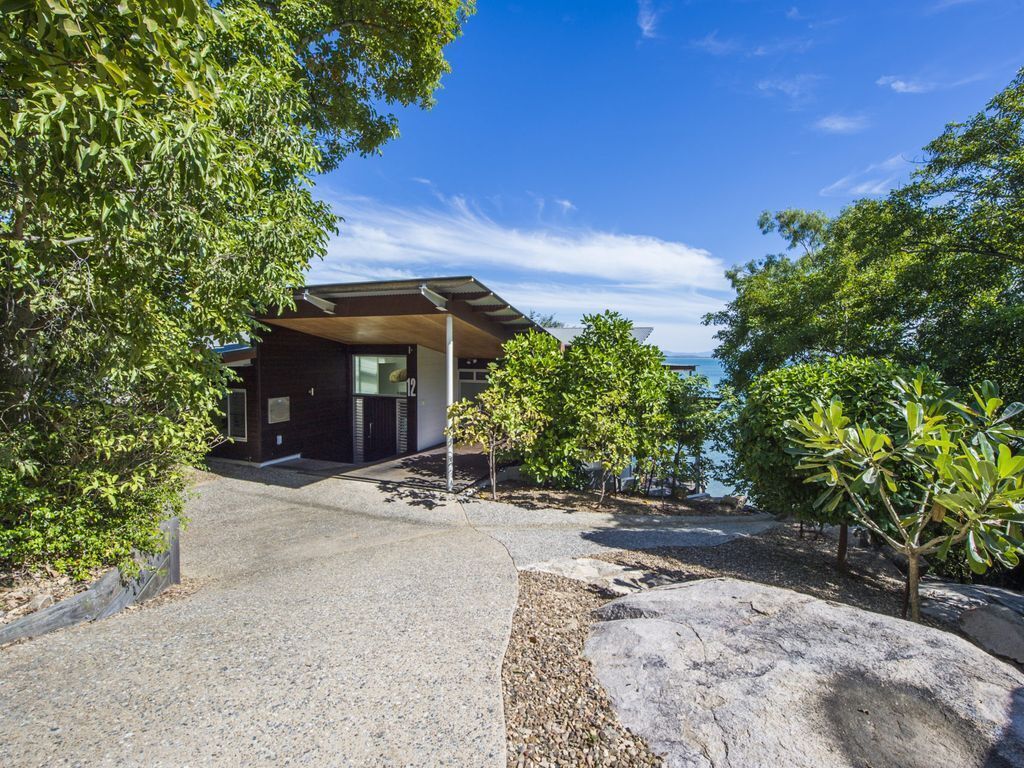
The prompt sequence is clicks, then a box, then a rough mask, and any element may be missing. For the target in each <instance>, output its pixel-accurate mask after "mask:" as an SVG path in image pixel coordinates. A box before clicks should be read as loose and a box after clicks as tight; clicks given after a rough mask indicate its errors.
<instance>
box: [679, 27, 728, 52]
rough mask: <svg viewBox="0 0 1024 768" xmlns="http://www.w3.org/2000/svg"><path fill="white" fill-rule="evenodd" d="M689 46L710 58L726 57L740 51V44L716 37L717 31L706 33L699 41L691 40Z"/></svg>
mask: <svg viewBox="0 0 1024 768" xmlns="http://www.w3.org/2000/svg"><path fill="white" fill-rule="evenodd" d="M690 45H692V46H693V47H694V48H698V49H700V50H702V51H704V52H705V53H710V54H711V55H712V56H727V55H728V54H730V53H735V52H736V51H738V50H740V44H739V42H738V41H736V40H728V39H723V38H721V37H719V36H718V30H717V29H716V30H714V31H713V32H708V34H706V35H704V37H702V38H700V39H699V40H693V41H692V42H691V43H690Z"/></svg>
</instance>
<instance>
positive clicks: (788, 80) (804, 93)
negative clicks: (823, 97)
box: [757, 74, 823, 103]
mask: <svg viewBox="0 0 1024 768" xmlns="http://www.w3.org/2000/svg"><path fill="white" fill-rule="evenodd" d="M822 80H823V78H822V76H821V75H807V74H804V75H794V76H793V77H782V78H769V79H766V80H761V81H760V82H758V84H757V89H758V90H759V91H761V92H762V93H765V94H768V95H769V96H773V95H779V94H781V95H783V96H786V97H787V98H788V99H789V100H790V101H792V102H794V103H798V102H802V101H805V100H806V99H808V98H809V97H810V96H811V95H812V94H813V93H814V90H815V88H817V87H818V84H819V83H820V82H821V81H822Z"/></svg>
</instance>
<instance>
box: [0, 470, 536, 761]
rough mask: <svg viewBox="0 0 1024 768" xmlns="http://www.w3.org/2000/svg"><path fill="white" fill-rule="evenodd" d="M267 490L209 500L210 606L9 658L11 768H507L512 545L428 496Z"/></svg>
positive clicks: (109, 627)
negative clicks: (505, 661) (503, 676)
mask: <svg viewBox="0 0 1024 768" xmlns="http://www.w3.org/2000/svg"><path fill="white" fill-rule="evenodd" d="M252 476H253V477H259V478H261V479H262V480H263V481H264V482H258V481H256V482H253V481H249V480H243V479H226V478H224V479H219V480H216V481H214V482H212V483H209V484H207V485H205V486H202V487H200V488H199V489H198V496H197V498H196V499H195V501H194V502H193V503H192V504H191V509H190V514H191V516H192V520H193V522H192V525H191V526H190V527H189V528H188V529H187V531H186V533H185V535H184V537H183V541H182V567H183V570H184V572H185V573H186V575H188V576H191V577H194V578H198V579H199V580H200V581H201V582H202V586H201V588H200V589H199V591H197V592H196V593H195V594H193V595H192V596H190V597H187V598H184V599H182V600H180V601H174V602H168V603H165V604H163V605H159V606H155V607H151V608H145V609H142V610H139V611H136V612H133V613H125V614H120V615H117V616H114V617H112V618H110V619H107V620H105V621H101V622H97V623H95V624H87V625H79V626H77V627H74V628H71V629H69V630H64V631H61V632H57V633H54V634H52V635H47V636H44V637H40V638H37V639H35V640H33V641H31V642H28V643H24V644H21V645H16V646H12V647H10V648H8V649H6V650H3V651H0V734H2V736H0V765H3V766H5V767H11V768H13V766H28V765H32V766H54V765H82V766H103V765H137V766H175V768H178V767H180V766H186V765H189V766H200V765H218V766H243V765H244V766H252V765H285V764H292V765H316V766H321V765H328V766H368V765H382V766H392V765H393V766H407V765H408V766H423V765H451V766H491V765H493V766H499V765H500V766H503V765H504V764H505V726H504V720H503V716H502V699H501V681H500V669H501V659H502V656H503V654H504V650H505V645H506V642H507V639H508V634H509V625H510V621H511V615H512V611H513V609H514V607H515V601H516V589H517V587H516V573H515V568H514V567H513V564H512V561H511V559H510V558H509V556H508V554H507V552H506V551H505V549H504V547H502V545H501V544H499V543H498V542H496V541H494V540H493V539H491V538H489V537H488V536H485V535H483V534H480V533H477V532H476V531H474V530H473V529H472V528H471V527H469V526H468V525H467V522H466V519H465V517H464V515H463V513H462V510H461V508H460V506H459V504H458V503H457V502H455V501H450V500H445V499H444V497H441V496H437V495H433V494H431V493H428V492H423V491H417V490H410V489H399V488H382V487H380V486H376V485H373V484H370V483H360V482H353V481H344V480H330V479H327V480H324V479H318V478H310V477H308V476H302V475H299V474H297V473H293V472H288V471H284V470H280V471H273V470H263V471H261V472H258V473H255V472H254V473H253V475H252ZM311 480H314V481H315V482H311ZM275 483H276V484H275ZM302 483H310V484H308V485H305V486H302V487H289V486H296V485H301V484H302Z"/></svg>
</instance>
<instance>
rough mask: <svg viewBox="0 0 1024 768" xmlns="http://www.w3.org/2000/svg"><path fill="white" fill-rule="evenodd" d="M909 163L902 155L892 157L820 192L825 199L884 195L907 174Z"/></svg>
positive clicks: (873, 164) (835, 182) (848, 176)
mask: <svg viewBox="0 0 1024 768" xmlns="http://www.w3.org/2000/svg"><path fill="white" fill-rule="evenodd" d="M910 167H911V163H910V162H909V161H908V160H907V159H906V158H904V157H903V155H893V156H892V157H889V158H887V159H885V160H882V161H881V162H878V163H872V164H871V165H869V166H868V167H867V168H864V169H862V170H860V171H856V172H854V173H851V174H848V175H846V176H843V178H841V179H838V180H837V181H834V182H832V183H831V184H829V185H828V186H827V187H825V188H824V189H822V190H821V192H820V194H821V195H823V196H825V197H832V196H839V197H870V196H875V195H884V194H885V193H887V192H888V191H889V190H890V189H892V188H893V187H894V186H895V185H896V183H897V182H899V181H900V180H902V179H903V178H904V177H905V176H906V175H907V174H908V172H909V170H910Z"/></svg>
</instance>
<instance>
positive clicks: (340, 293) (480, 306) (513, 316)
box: [299, 275, 540, 330]
mask: <svg viewBox="0 0 1024 768" xmlns="http://www.w3.org/2000/svg"><path fill="white" fill-rule="evenodd" d="M424 287H426V288H427V289H429V290H431V291H433V292H434V293H437V294H439V295H441V296H444V297H450V298H453V299H459V300H463V301H465V302H466V304H468V305H469V306H470V307H472V308H473V310H474V311H476V312H478V313H480V314H483V315H485V316H486V317H487V318H488V319H490V320H492V321H494V322H496V323H501V324H502V325H505V326H509V327H512V328H514V329H515V330H521V329H526V328H530V327H532V328H536V329H540V326H539V325H537V324H536V323H535V322H534V321H533V320H531V319H530V318H529V316H528V315H526V314H524V313H523V312H520V311H519V310H518V309H516V308H515V307H513V306H512V305H511V304H509V303H508V302H507V301H505V300H504V299H503V298H501V297H500V296H499V295H498V294H496V293H495V292H494V291H492V290H491V289H490V288H488V287H487V286H486V285H484V284H483V283H481V282H480V281H479V280H477V279H476V278H475V277H471V276H469V275H465V276H461V277H416V278H409V279H406V280H374V281H372V282H364V283H332V284H328V285H308V286H306V287H305V288H303V289H302V291H300V292H299V293H300V294H301V293H302V292H307V293H309V294H312V295H313V296H316V297H318V298H321V299H327V300H328V301H330V300H332V299H344V298H356V297H364V296H413V295H416V294H420V293H422V289H423V288H424Z"/></svg>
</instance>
